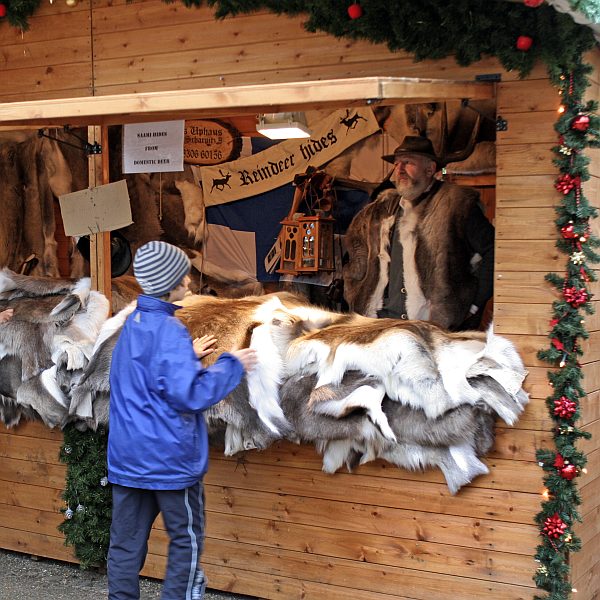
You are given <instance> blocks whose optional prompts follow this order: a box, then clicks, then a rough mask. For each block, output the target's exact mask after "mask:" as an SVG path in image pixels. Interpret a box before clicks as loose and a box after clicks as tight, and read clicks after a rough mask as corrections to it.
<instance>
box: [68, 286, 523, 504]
mask: <svg viewBox="0 0 600 600" xmlns="http://www.w3.org/2000/svg"><path fill="white" fill-rule="evenodd" d="M182 305H183V307H182V309H181V310H179V311H178V312H177V316H178V317H179V318H180V319H181V321H182V322H183V323H184V324H185V325H186V326H187V328H188V330H189V331H190V333H191V335H192V336H193V337H196V336H201V335H204V334H209V333H210V334H215V335H217V337H218V348H217V352H215V353H214V354H212V355H210V356H209V357H207V359H206V360H209V361H214V360H215V359H216V357H217V356H218V355H219V353H220V352H223V351H227V350H233V349H236V348H240V347H245V346H250V347H252V348H255V349H256V350H257V353H258V358H259V361H258V366H257V367H256V368H255V369H254V370H253V371H252V372H251V373H249V374H248V376H247V377H246V378H245V379H244V381H243V383H242V384H241V385H240V386H238V388H237V389H236V390H234V391H233V392H232V393H231V394H230V395H229V396H228V397H227V398H225V399H224V400H223V401H222V402H220V403H219V404H217V405H215V406H214V407H212V408H211V409H209V410H208V411H207V412H206V413H205V416H206V420H207V423H208V426H209V431H210V433H211V438H212V439H213V441H215V440H218V439H221V438H223V437H224V450H225V454H227V455H232V454H235V453H237V452H240V451H244V450H251V449H264V448H266V447H268V446H269V445H270V444H271V443H273V441H275V440H277V439H281V438H285V439H289V440H293V441H297V442H308V443H312V444H314V445H315V446H316V448H317V449H318V451H319V452H320V453H321V454H322V455H323V469H324V470H325V471H326V472H329V473H333V472H335V471H337V470H338V469H339V468H340V467H342V466H346V467H347V468H348V469H352V468H353V467H354V466H356V465H358V464H362V463H365V462H368V461H370V460H374V459H376V458H383V459H385V460H387V461H389V462H392V463H394V464H396V465H398V466H400V467H403V468H407V469H412V470H415V469H424V468H427V467H431V466H437V467H439V468H440V469H441V470H442V472H443V473H444V476H445V478H446V481H447V483H448V487H449V489H450V491H451V492H452V493H455V492H456V491H457V490H458V489H459V488H460V487H461V486H463V485H465V484H466V483H468V482H470V481H471V480H472V479H473V478H474V477H476V476H477V475H479V474H482V473H487V467H486V466H485V465H484V464H483V462H481V460H480V457H481V456H483V455H484V454H486V453H487V452H488V451H489V450H490V448H491V446H492V444H493V441H494V421H495V418H496V416H499V417H500V418H501V419H503V420H504V421H505V422H506V423H508V424H513V423H514V422H515V421H516V420H517V418H518V416H519V415H520V413H521V412H522V411H523V408H524V406H525V404H526V403H527V400H528V398H527V394H526V393H525V392H524V391H523V389H522V387H521V386H522V383H523V380H524V378H525V375H526V372H525V370H524V368H523V364H522V361H521V359H520V357H519V356H518V354H517V352H516V350H515V348H514V347H513V346H512V344H511V343H510V342H508V341H507V340H506V339H504V338H502V337H499V336H496V335H493V333H491V332H488V334H487V335H486V334H483V333H480V332H463V333H447V332H445V331H443V330H441V329H439V328H438V327H436V326H434V325H432V324H429V323H425V322H421V321H412V322H410V321H409V322H407V321H396V320H391V319H370V318H366V317H361V316H359V315H354V314H350V315H348V314H340V313H334V312H329V311H325V310H321V309H318V308H315V307H312V306H309V305H307V304H306V303H305V302H304V301H302V300H301V299H299V298H297V297H295V296H292V295H290V294H285V293H282V294H272V295H265V296H257V297H246V298H239V299H219V298H214V297H212V296H192V297H189V298H187V299H186V300H185V301H184V302H183V303H182ZM132 310H134V306H133V305H132V306H129V307H128V308H127V309H124V310H123V311H122V312H121V313H119V314H117V315H116V316H115V317H113V318H112V319H109V320H108V321H107V322H106V324H105V326H104V327H103V329H102V331H101V333H100V336H99V337H98V340H97V342H96V345H95V351H94V354H93V356H92V359H91V361H90V363H89V365H88V367H87V369H85V371H84V373H83V376H82V377H81V378H80V379H79V381H78V383H77V384H76V385H74V387H73V389H72V391H71V406H70V412H71V414H72V415H73V416H74V417H77V416H79V417H80V418H82V419H84V420H86V422H87V423H88V424H89V426H91V427H95V426H97V424H98V421H97V415H102V418H104V416H105V415H106V414H107V405H108V398H109V383H108V371H109V368H110V359H111V353H112V349H113V348H114V344H115V342H116V340H117V338H118V335H119V331H120V328H121V327H122V324H123V322H124V320H125V318H126V317H127V315H128V314H130V312H131V311H132ZM100 406H101V407H102V408H98V407H100ZM92 407H93V408H92ZM82 408H83V409H84V410H83V411H82ZM90 414H95V415H96V417H91V418H90V417H89V415H90ZM95 419H96V420H95Z"/></svg>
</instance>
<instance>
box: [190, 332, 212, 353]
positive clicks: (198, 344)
mask: <svg viewBox="0 0 600 600" xmlns="http://www.w3.org/2000/svg"><path fill="white" fill-rule="evenodd" d="M216 343H217V338H216V337H215V336H214V335H203V336H202V337H199V338H196V339H195V340H194V341H193V345H194V352H195V353H196V356H197V357H198V358H204V357H205V356H208V355H209V354H212V353H213V352H214V351H215V349H214V348H211V346H214V345H215V344H216Z"/></svg>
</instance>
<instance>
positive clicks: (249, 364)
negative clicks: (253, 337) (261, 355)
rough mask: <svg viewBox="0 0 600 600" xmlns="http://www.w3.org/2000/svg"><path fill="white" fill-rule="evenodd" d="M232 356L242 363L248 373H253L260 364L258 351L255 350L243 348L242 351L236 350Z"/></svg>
mask: <svg viewBox="0 0 600 600" xmlns="http://www.w3.org/2000/svg"><path fill="white" fill-rule="evenodd" d="M231 354H233V356H235V357H236V358H237V359H238V360H239V361H240V362H241V363H242V366H243V367H244V371H246V373H248V372H249V371H252V369H254V367H255V366H256V363H257V362H258V357H257V356H256V350H254V348H243V349H242V350H236V351H235V352H232V353H231Z"/></svg>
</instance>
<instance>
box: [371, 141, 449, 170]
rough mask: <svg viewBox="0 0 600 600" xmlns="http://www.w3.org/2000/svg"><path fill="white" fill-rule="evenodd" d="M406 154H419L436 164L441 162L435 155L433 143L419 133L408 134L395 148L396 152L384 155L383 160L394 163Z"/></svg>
mask: <svg viewBox="0 0 600 600" xmlns="http://www.w3.org/2000/svg"><path fill="white" fill-rule="evenodd" d="M406 154H417V155H418V156H425V157H426V158H429V159H431V160H433V161H434V162H435V163H436V165H439V164H440V159H439V158H438V157H437V156H436V155H435V150H434V149H433V144H432V143H431V141H430V140H428V139H427V138H426V137H421V136H418V135H407V136H406V137H405V138H404V140H402V143H401V144H400V145H399V146H398V147H397V148H396V149H395V150H394V154H386V155H384V156H382V157H381V158H383V160H385V161H387V162H389V163H392V164H394V163H395V162H396V161H397V160H398V159H399V158H401V157H402V156H405V155H406Z"/></svg>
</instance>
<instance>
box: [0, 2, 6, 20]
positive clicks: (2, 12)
mask: <svg viewBox="0 0 600 600" xmlns="http://www.w3.org/2000/svg"><path fill="white" fill-rule="evenodd" d="M5 16H6V4H0V19H1V18H2V17H5Z"/></svg>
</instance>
